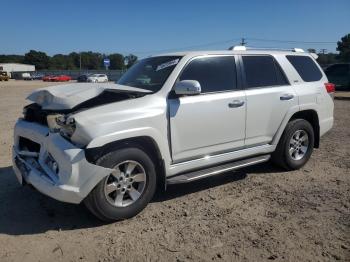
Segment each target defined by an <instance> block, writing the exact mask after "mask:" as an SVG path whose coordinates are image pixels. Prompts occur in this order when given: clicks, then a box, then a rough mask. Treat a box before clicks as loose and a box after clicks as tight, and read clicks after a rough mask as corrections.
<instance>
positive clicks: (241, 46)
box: [229, 45, 305, 53]
mask: <svg viewBox="0 0 350 262" xmlns="http://www.w3.org/2000/svg"><path fill="white" fill-rule="evenodd" d="M229 50H233V51H247V50H274V51H289V52H298V53H304V52H305V51H304V50H303V49H301V48H289V49H288V48H285V49H283V48H259V47H246V46H244V45H237V46H231V47H230V48H229Z"/></svg>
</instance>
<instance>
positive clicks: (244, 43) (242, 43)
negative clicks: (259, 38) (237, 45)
mask: <svg viewBox="0 0 350 262" xmlns="http://www.w3.org/2000/svg"><path fill="white" fill-rule="evenodd" d="M246 44H247V42H246V41H245V38H244V37H242V38H241V45H243V46H245V45H246Z"/></svg>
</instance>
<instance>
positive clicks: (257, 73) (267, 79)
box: [242, 56, 289, 88]
mask: <svg viewBox="0 0 350 262" xmlns="http://www.w3.org/2000/svg"><path fill="white" fill-rule="evenodd" d="M242 59H243V65H244V71H245V76H246V83H247V87H248V88H254V87H265V86H281V85H288V84H289V83H288V81H287V79H286V77H285V76H284V74H283V72H282V69H281V67H280V66H279V64H278V63H277V62H276V60H275V59H274V58H273V57H272V56H243V57H242Z"/></svg>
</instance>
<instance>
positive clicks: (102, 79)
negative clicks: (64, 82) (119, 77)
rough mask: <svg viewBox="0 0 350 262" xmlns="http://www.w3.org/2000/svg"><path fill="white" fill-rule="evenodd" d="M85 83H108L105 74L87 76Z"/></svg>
mask: <svg viewBox="0 0 350 262" xmlns="http://www.w3.org/2000/svg"><path fill="white" fill-rule="evenodd" d="M87 82H93V83H101V82H108V77H107V75H105V74H93V75H90V76H88V78H87Z"/></svg>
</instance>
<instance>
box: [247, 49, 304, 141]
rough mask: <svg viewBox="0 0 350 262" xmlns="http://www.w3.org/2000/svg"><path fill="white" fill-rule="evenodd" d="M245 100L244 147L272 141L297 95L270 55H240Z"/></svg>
mask: <svg viewBox="0 0 350 262" xmlns="http://www.w3.org/2000/svg"><path fill="white" fill-rule="evenodd" d="M241 58H242V60H241V61H242V66H243V71H244V73H243V78H244V82H245V89H246V99H247V122H246V138H245V145H246V147H252V146H258V145H264V144H268V143H270V142H271V141H272V139H273V136H274V135H275V133H276V132H277V130H278V128H279V126H280V124H281V122H282V120H283V119H284V117H285V115H286V114H287V111H288V109H289V108H291V107H292V106H294V105H297V104H298V100H297V97H296V93H295V91H294V89H293V87H292V86H291V85H290V84H289V82H288V80H287V78H286V76H285V74H284V72H283V71H282V69H281V67H280V65H279V64H278V62H277V61H276V59H275V58H274V57H273V56H271V55H242V57H241Z"/></svg>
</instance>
